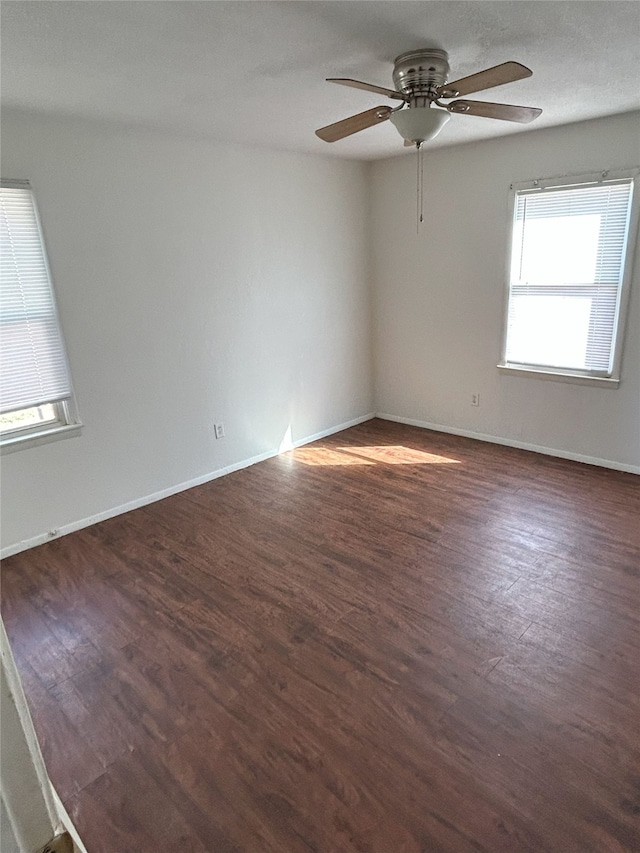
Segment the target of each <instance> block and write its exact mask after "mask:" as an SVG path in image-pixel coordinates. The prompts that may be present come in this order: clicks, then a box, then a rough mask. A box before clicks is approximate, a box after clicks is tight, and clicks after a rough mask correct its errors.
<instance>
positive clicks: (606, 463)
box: [376, 412, 640, 474]
mask: <svg viewBox="0 0 640 853" xmlns="http://www.w3.org/2000/svg"><path fill="white" fill-rule="evenodd" d="M376 417H377V418H380V420H383V421H394V422H395V423H398V424H407V425H408V426H416V427H421V428H422V429H431V430H433V431H434V432H446V433H450V434H451V435H461V436H464V437H465V438H475V439H476V440H477V441H488V442H490V443H491V444H502V445H504V446H505V447H517V448H519V449H520V450H531V451H533V452H534V453H543V454H544V455H545V456H557V457H558V458H559V459H570V460H572V461H573V462H584V463H585V464H586V465H598V466H599V467H600V468H611V469H613V470H614V471H626V472H627V473H629V474H640V465H627V464H626V463H624V462H616V461H614V460H611V459H598V458H597V457H595V456H583V455H582V454H580V453H571V452H570V451H567V450H558V449H556V448H554V447H543V446H541V445H539V444H527V442H525V441H517V440H515V439H511V438H501V437H500V436H498V435H486V434H485V433H481V432H473V431H472V430H468V429H457V428H456V427H449V426H443V425H442V424H432V423H429V422H428V421H418V420H415V418H403V417H401V416H399V415H389V414H386V413H383V412H376Z"/></svg>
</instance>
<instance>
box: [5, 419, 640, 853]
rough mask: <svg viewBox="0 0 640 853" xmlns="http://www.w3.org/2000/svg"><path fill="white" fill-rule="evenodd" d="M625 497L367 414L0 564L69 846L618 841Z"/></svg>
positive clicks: (634, 681) (632, 519) (638, 702)
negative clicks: (73, 832)
mask: <svg viewBox="0 0 640 853" xmlns="http://www.w3.org/2000/svg"><path fill="white" fill-rule="evenodd" d="M639 510H640V481H639V480H638V477H636V476H634V475H631V474H623V473H617V472H614V471H609V470H604V469H599V468H594V467H590V466H587V465H582V464H579V463H573V462H568V461H563V460H558V459H553V458H550V457H544V456H540V455H536V454H532V453H527V452H525V451H519V450H515V449H510V448H505V447H498V446H494V445H490V444H483V443H479V442H474V441H471V440H468V439H463V438H457V437H453V436H447V435H443V434H437V433H431V432H427V431H424V430H419V429H414V428H411V427H405V426H401V425H396V424H390V423H385V422H382V421H379V420H374V421H370V422H368V423H366V424H363V425H362V426H359V427H355V428H353V429H350V430H347V431H345V432H343V433H341V434H338V435H335V436H332V437H331V438H329V439H326V440H323V441H319V442H316V443H315V444H313V445H309V446H307V447H305V448H301V449H299V450H297V451H293V452H291V453H288V454H286V455H283V456H280V457H278V458H275V459H272V460H270V461H267V462H263V463H261V464H259V465H255V466H254V467H252V468H248V469H245V470H243V471H240V472H237V473H235V474H232V475H229V476H227V477H224V478H222V479H219V480H216V481H214V482H212V483H209V484H207V485H204V486H201V487H199V488H196V489H192V490H190V491H188V492H184V493H182V494H180V495H176V496H174V497H172V498H168V499H166V500H163V501H161V502H158V503H155V504H152V505H150V506H148V507H145V508H144V509H139V510H136V511H134V512H130V513H128V514H126V515H122V516H119V517H117V518H114V519H111V520H109V521H106V522H104V523H102V524H98V525H96V526H94V527H91V528H87V529H85V530H82V531H80V532H78V533H74V534H72V535H69V536H66V537H63V538H61V539H59V540H57V541H52V542H50V543H47V544H46V545H42V546H41V547H39V548H35V549H33V550H31V551H28V552H24V553H21V554H18V555H16V556H14V557H12V558H10V559H7V560H6V561H5V563H4V567H3V612H4V619H5V622H6V627H7V631H8V633H9V637H10V639H11V641H12V645H13V649H14V652H15V655H16V659H17V662H18V666H19V669H20V672H21V675H22V678H23V682H24V686H25V691H26V694H27V697H28V700H29V703H30V706H31V709H32V713H33V718H34V722H35V726H36V729H37V731H38V734H39V737H40V740H41V743H42V747H43V752H44V755H45V759H46V762H47V766H48V768H49V771H50V775H51V778H52V780H53V782H54V784H55V785H56V787H57V790H58V792H59V794H60V796H61V798H62V800H63V802H64V803H65V805H66V807H67V809H68V810H69V812H70V814H71V816H72V817H73V819H74V820H75V822H76V825H77V827H78V830H79V832H80V834H81V836H82V837H83V839H84V841H85V843H86V845H87V848H88V851H89V853H165V852H166V853H197V851H207V853H227V851H246V853H298V851H300V853H302V852H303V851H318V853H340V851H344V853H347V851H371V853H417V851H424V853H437V852H438V851H443V853H444V851H447V853H467V851H469V853H471V851H474V852H475V853H478V851H486V853H502V851H504V853H528V851H531V853H545V851H553V853H573V852H574V851H575V853H592V851H593V853H595V852H596V851H597V853H602V851H638V850H640V733H639V725H640V698H639V691H638V686H639V685H640V630H639V628H640V612H639V604H640V601H639V584H640V580H639V576H640V556H639V554H640V524H639V523H638V521H639V518H640V513H639Z"/></svg>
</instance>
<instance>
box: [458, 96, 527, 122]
mask: <svg viewBox="0 0 640 853" xmlns="http://www.w3.org/2000/svg"><path fill="white" fill-rule="evenodd" d="M447 109H448V110H449V112H450V113H462V114H463V115H468V116H483V117H484V118H499V119H502V121H517V122H520V123H521V124H527V123H528V122H530V121H533V120H534V119H536V118H538V116H539V115H540V113H541V112H542V110H540V109H538V108H537V107H517V106H515V105H514V104H491V103H489V101H453V102H452V103H451V104H447Z"/></svg>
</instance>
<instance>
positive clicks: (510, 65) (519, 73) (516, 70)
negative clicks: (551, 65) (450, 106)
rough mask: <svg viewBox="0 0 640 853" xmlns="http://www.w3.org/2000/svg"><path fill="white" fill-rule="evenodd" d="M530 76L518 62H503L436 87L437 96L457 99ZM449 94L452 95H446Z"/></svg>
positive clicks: (526, 69)
mask: <svg viewBox="0 0 640 853" xmlns="http://www.w3.org/2000/svg"><path fill="white" fill-rule="evenodd" d="M532 74H533V71H532V70H531V69H530V68H527V67H526V65H521V64H520V63H519V62H503V63H502V64H501V65H494V66H493V68H487V69H485V70H484V71H478V73H477V74H470V75H469V77H461V78H460V80H454V81H453V82H452V83H445V84H444V85H443V86H439V87H438V94H439V95H440V97H441V98H457V97H459V96H460V95H470V94H471V93H472V92H482V91H483V90H484V89H492V88H493V87H494V86H502V85H503V84H504V83H514V82H515V81H516V80H523V79H524V78H525V77H531V75H532ZM449 92H451V93H452V94H447V93H449Z"/></svg>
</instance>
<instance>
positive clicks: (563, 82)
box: [1, 0, 640, 159]
mask: <svg viewBox="0 0 640 853" xmlns="http://www.w3.org/2000/svg"><path fill="white" fill-rule="evenodd" d="M1 15H2V78H1V80H2V103H3V105H4V106H11V107H19V108H24V109H32V110H42V111H49V112H56V113H64V114H67V115H78V116H90V117H94V118H105V119H115V120H119V121H126V122H136V123H139V124H143V125H146V126H154V127H164V128H168V129H172V130H177V131H179V132H181V133H189V134H198V135H201V136H207V137H209V138H211V139H215V140H219V141H227V142H234V143H245V144H249V145H254V146H255V145H260V146H264V147H268V148H279V149H287V150H295V151H303V152H309V153H319V154H330V155H334V156H342V157H349V158H362V159H377V158H380V157H386V156H389V155H393V154H401V153H403V151H404V150H405V149H403V146H402V140H401V139H400V137H399V135H398V134H397V131H396V130H395V129H394V128H393V127H392V126H391V125H390V124H389V123H388V122H387V123H386V124H383V125H378V126H377V127H373V128H369V129H368V130H365V131H363V132H362V133H359V134H357V135H355V136H352V137H350V138H348V139H345V140H342V141H340V142H336V143H333V144H327V143H324V142H321V141H320V140H318V139H317V138H316V136H315V135H314V130H315V128H317V127H320V126H322V125H325V124H329V123H330V122H333V121H337V120H339V119H341V118H345V117H346V116H348V115H351V114H353V113H357V112H361V111H362V110H365V109H369V108H370V107H373V106H376V105H377V104H380V103H385V99H384V98H381V97H380V96H379V95H373V94H370V93H368V92H364V91H358V90H355V89H347V88H344V87H342V86H335V85H332V84H330V83H325V82H324V78H325V77H329V76H339V77H355V78H357V79H360V80H366V81H368V82H372V83H377V84H379V85H383V86H392V81H391V70H392V63H393V60H394V58H395V56H397V55H398V54H399V53H402V52H404V51H407V50H411V49H414V48H416V47H426V46H436V47H441V48H444V49H445V50H447V51H448V52H449V59H450V64H451V71H452V74H451V76H452V79H455V78H457V77H462V76H466V75H467V74H471V73H473V72H475V71H479V70H482V69H483V68H486V67H489V66H491V65H497V64H498V63H501V62H505V61H507V60H516V61H518V62H522V63H523V64H524V65H528V66H529V67H530V68H531V69H532V70H533V77H532V78H529V79H527V80H522V81H519V82H517V83H512V84H509V85H507V86H501V87H499V88H496V89H492V90H491V91H490V93H487V94H483V93H478V94H477V95H472V96H471V97H472V98H475V99H477V100H482V99H483V98H484V99H486V100H491V101H500V102H506V103H514V104H524V105H528V106H536V107H542V109H543V114H542V116H541V117H540V118H539V119H538V120H537V121H536V122H535V123H534V124H533V125H530V126H529V127H530V128H531V129H534V128H540V127H548V126H552V125H559V124H565V123H568V122H574V121H579V120H581V119H588V118H593V117H596V116H604V115H611V114H614V113H619V112H626V111H629V110H634V109H640V3H638V2H635V0H632V2H615V0H607V2H597V0H587V2H578V0H569V2H559V0H554V2H551V0H542V2H529V0H516V2H509V0H500V2H482V0H473V2H456V0H447V2H436V0H433V2H432V1H431V0H424V2H402V1H401V0H397V2H385V0H379V1H378V2H365V0H351V2H340V0H332V1H331V2H306V0H305V1H304V2H297V0H288V2H275V0H260V2H251V1H250V0H241V2H237V1H236V0H233V2H215V1H214V0H201V2H191V0H171V1H170V2H167V0H165V2H159V1H158V0H124V2H120V0H106V2H103V0H84V2H65V0H38V2H31V0H27V2H14V0H3V2H2V6H1ZM386 103H390V102H388V101H386ZM522 132H527V129H525V128H523V127H522V126H519V125H514V124H511V123H508V122H499V121H493V120H490V119H484V118H475V117H470V116H460V115H454V116H452V118H451V121H450V122H449V124H448V125H447V127H446V128H445V129H444V131H443V132H442V134H441V135H440V136H439V137H438V139H436V140H434V141H433V142H431V143H429V144H430V146H432V147H437V146H441V145H452V144H456V143H460V142H467V141H470V140H473V139H485V138H488V137H490V136H496V135H501V134H506V133H522Z"/></svg>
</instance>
